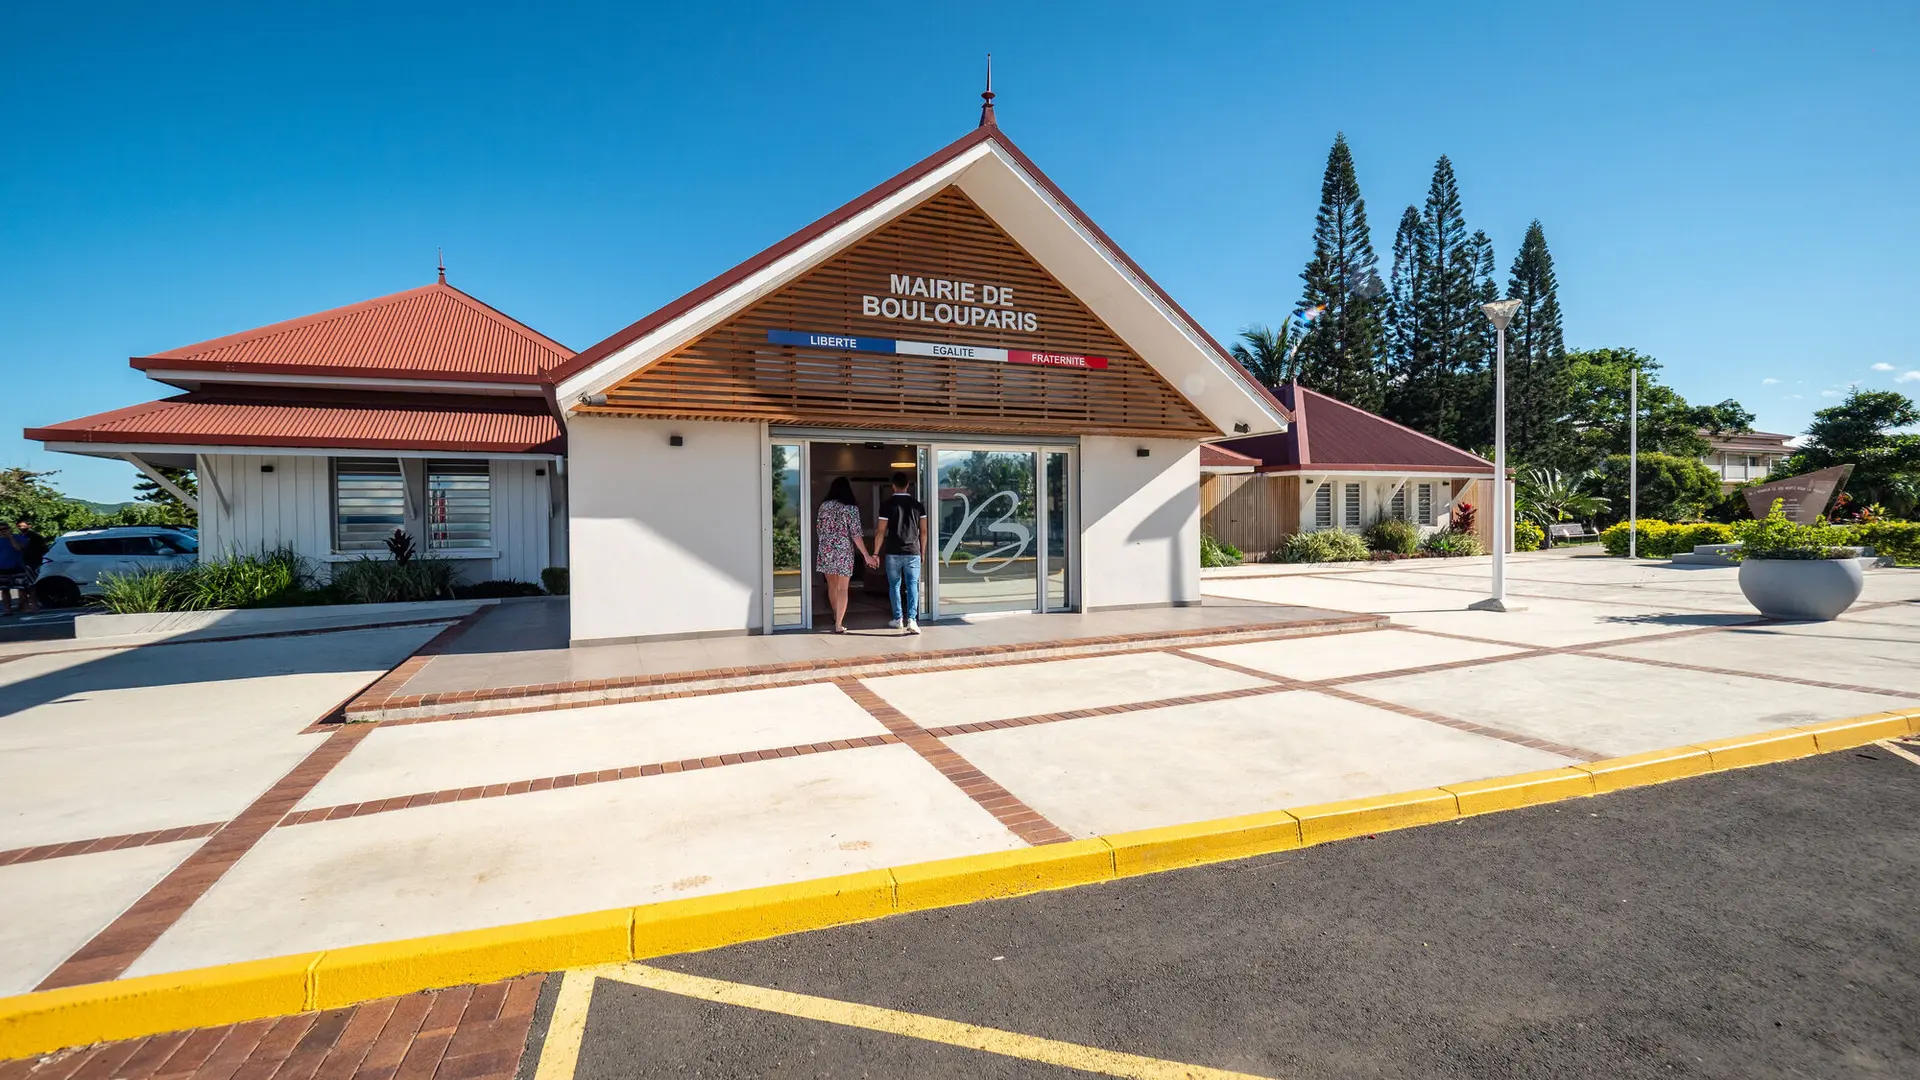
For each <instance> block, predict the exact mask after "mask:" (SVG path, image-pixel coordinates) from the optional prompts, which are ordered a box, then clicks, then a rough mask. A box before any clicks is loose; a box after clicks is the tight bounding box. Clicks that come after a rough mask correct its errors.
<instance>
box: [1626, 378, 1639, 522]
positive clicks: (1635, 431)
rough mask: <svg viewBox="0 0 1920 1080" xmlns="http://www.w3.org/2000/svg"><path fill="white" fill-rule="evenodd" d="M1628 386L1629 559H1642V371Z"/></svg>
mask: <svg viewBox="0 0 1920 1080" xmlns="http://www.w3.org/2000/svg"><path fill="white" fill-rule="evenodd" d="M1631 378H1632V379H1633V381H1632V382H1631V383H1628V384H1627V558H1629V559H1637V558H1639V557H1640V369H1639V368H1634V369H1633V372H1632V375H1631Z"/></svg>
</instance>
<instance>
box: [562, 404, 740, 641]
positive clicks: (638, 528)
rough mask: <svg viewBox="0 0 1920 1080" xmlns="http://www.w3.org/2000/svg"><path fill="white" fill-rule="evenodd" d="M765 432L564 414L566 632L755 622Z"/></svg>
mask: <svg viewBox="0 0 1920 1080" xmlns="http://www.w3.org/2000/svg"><path fill="white" fill-rule="evenodd" d="M764 430H765V429H764V428H763V427H762V426H761V425H759V424H745V423H716V422H708V423H694V422H681V421H669V420H630V419H625V418H610V417H594V416H575V417H570V418H569V419H568V421H567V450H568V455H567V456H568V461H567V469H568V474H569V475H568V485H567V494H568V508H569V515H570V516H569V537H568V547H569V552H568V555H569V561H570V562H571V564H572V577H573V585H574V588H573V600H572V616H573V640H575V641H596V640H605V639H609V638H612V639H621V638H651V637H661V636H668V635H675V634H699V633H710V632H733V633H739V632H741V631H743V630H747V629H755V628H758V627H759V625H760V622H761V610H760V589H761V577H762V569H763V568H762V562H763V558H764V553H763V551H762V543H761V527H762V521H761V519H762V517H763V516H764V513H765V509H766V508H765V506H764V505H763V504H764V503H765V502H766V501H767V488H766V484H765V483H764V482H763V478H762V476H761V464H760V458H761V447H762V443H763V441H764ZM671 435H680V436H681V437H682V438H683V439H684V440H685V445H683V446H677V447H676V446H670V445H669V444H668V441H667V440H668V437H669V436H671Z"/></svg>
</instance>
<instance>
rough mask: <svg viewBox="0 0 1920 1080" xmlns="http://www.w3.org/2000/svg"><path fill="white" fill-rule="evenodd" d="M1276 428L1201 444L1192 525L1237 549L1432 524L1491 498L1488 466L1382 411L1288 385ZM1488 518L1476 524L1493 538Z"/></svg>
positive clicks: (1425, 527)
mask: <svg viewBox="0 0 1920 1080" xmlns="http://www.w3.org/2000/svg"><path fill="white" fill-rule="evenodd" d="M1278 396H1279V398H1280V401H1281V403H1282V404H1284V405H1285V406H1286V407H1287V409H1288V410H1289V411H1291V412H1292V413H1293V424H1292V425H1291V426H1290V427H1288V429H1287V430H1286V431H1284V432H1279V433H1276V434H1272V435H1254V436H1250V437H1247V438H1244V439H1228V440H1226V441H1224V442H1219V443H1213V444H1210V445H1208V446H1204V447H1202V448H1201V452H1200V513H1201V521H1200V525H1201V528H1202V530H1204V531H1206V532H1208V533H1211V534H1212V535H1213V536H1214V537H1216V538H1218V539H1220V540H1224V541H1226V542H1227V543H1230V544H1232V545H1234V546H1235V547H1237V548H1240V549H1241V550H1242V551H1249V552H1266V551H1271V550H1273V549H1274V548H1276V547H1278V546H1279V545H1280V542H1281V540H1282V539H1284V538H1285V537H1287V536H1289V535H1292V534H1293V533H1297V532H1317V531H1319V530H1323V529H1341V530H1345V531H1347V532H1359V531H1361V530H1363V529H1365V528H1366V527H1367V526H1369V525H1372V524H1373V523H1374V522H1377V521H1379V520H1380V519H1381V518H1386V517H1397V518H1404V519H1406V520H1408V521H1411V522H1413V523H1415V524H1416V525H1419V526H1422V528H1423V531H1431V530H1433V529H1437V528H1439V527H1440V526H1443V525H1445V524H1446V523H1447V521H1448V518H1449V515H1450V514H1451V513H1452V511H1453V507H1454V504H1455V503H1457V502H1467V503H1471V504H1472V505H1473V506H1474V507H1475V508H1476V509H1479V508H1481V507H1483V506H1485V505H1486V504H1487V503H1488V502H1489V498H1488V496H1489V495H1490V494H1491V491H1490V488H1489V484H1490V482H1491V481H1492V479H1493V463H1492V462H1491V461H1488V460H1487V459H1485V458H1482V457H1479V456H1477V455H1474V454H1469V453H1467V452H1466V451H1465V450H1462V449H1460V448H1459V447H1456V446H1449V445H1448V444H1446V443H1443V442H1441V441H1440V440H1438V439H1435V438H1431V437H1429V436H1426V435H1422V434H1420V433H1419V432H1417V431H1414V430H1413V429H1411V428H1407V427H1402V426H1401V425H1399V424H1396V423H1394V422H1393V421H1391V420H1388V419H1386V418H1385V417H1382V416H1376V415H1374V414H1373V413H1370V412H1368V411H1366V410H1365V409H1359V408H1355V407H1354V406H1352V405H1348V404H1347V403H1345V402H1343V401H1340V400H1338V399H1336V398H1331V397H1328V396H1327V395H1325V394H1322V393H1319V392H1317V391H1314V390H1310V389H1308V388H1306V387H1304V386H1301V385H1300V384H1299V383H1298V382H1293V383H1289V384H1287V385H1286V386H1283V387H1281V388H1280V390H1279V394H1278ZM1486 517H1487V515H1484V514H1483V515H1477V520H1476V522H1475V524H1476V527H1477V531H1479V532H1480V533H1481V534H1482V536H1481V542H1482V543H1489V544H1490V543H1491V542H1492V532H1491V529H1490V526H1489V523H1488V522H1487V520H1486Z"/></svg>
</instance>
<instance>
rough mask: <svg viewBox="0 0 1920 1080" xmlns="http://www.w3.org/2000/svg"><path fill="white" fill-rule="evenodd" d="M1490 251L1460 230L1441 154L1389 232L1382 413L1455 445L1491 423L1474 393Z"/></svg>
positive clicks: (1480, 375) (1481, 364)
mask: <svg viewBox="0 0 1920 1080" xmlns="http://www.w3.org/2000/svg"><path fill="white" fill-rule="evenodd" d="M1403 258H1404V259H1405V260H1406V262H1405V263H1404V264H1403V262H1402V259H1403ZM1491 259H1492V253H1491V245H1490V244H1488V243H1486V241H1485V237H1484V235H1469V234H1468V233H1467V221H1466V215H1465V214H1464V213H1463V212H1462V211H1461V208H1460V189H1459V187H1458V185H1457V184H1456V183H1455V181H1454V177H1453V163H1452V162H1451V161H1449V160H1447V158H1446V155H1444V154H1443V155H1441V157H1440V160H1439V161H1437V162H1435V163H1434V166H1433V182H1432V184H1431V185H1430V186H1429V187H1428V189H1427V202H1426V206H1425V208H1424V209H1422V210H1418V211H1416V210H1414V209H1413V208H1411V207H1409V208H1408V211H1407V214H1406V215H1405V216H1403V217H1402V218H1401V221H1400V235H1399V236H1398V237H1396V238H1395V240H1394V260H1395V265H1394V271H1393V277H1394V287H1395V297H1394V305H1395V310H1394V323H1395V327H1396V331H1397V333H1396V342H1395V344H1396V352H1397V353H1398V355H1397V356H1396V357H1395V365H1394V372H1393V379H1392V386H1391V388H1390V392H1389V393H1388V395H1387V402H1386V414H1387V416H1389V417H1390V418H1392V419H1394V420H1397V421H1399V422H1400V423H1402V424H1405V425H1407V426H1408V427H1411V428H1414V429H1415V430H1417V431H1423V432H1426V433H1427V434H1429V435H1432V436H1434V437H1435V438H1438V439H1441V440H1444V441H1446V442H1450V443H1453V444H1454V445H1456V446H1471V445H1477V444H1478V443H1480V442H1484V441H1485V435H1484V434H1483V433H1484V432H1490V431H1491V429H1492V425H1491V422H1490V419H1491V418H1490V417H1488V416H1487V415H1486V414H1487V412H1488V410H1487V408H1486V405H1485V403H1484V402H1482V401H1481V398H1482V397H1483V394H1482V392H1481V391H1482V390H1483V389H1484V388H1485V382H1486V380H1485V371H1486V364H1487V353H1486V339H1485V337H1484V331H1483V329H1482V328H1481V327H1480V325H1479V323H1480V322H1483V321H1485V318H1486V317H1485V316H1484V315H1482V314H1481V313H1480V310H1479V304H1480V294H1481V291H1482V285H1483V283H1484V282H1485V281H1487V280H1489V279H1490V278H1491Z"/></svg>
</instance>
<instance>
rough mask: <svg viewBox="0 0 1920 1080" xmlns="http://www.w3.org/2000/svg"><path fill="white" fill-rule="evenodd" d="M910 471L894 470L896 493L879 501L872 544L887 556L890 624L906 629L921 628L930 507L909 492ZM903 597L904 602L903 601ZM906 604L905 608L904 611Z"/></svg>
mask: <svg viewBox="0 0 1920 1080" xmlns="http://www.w3.org/2000/svg"><path fill="white" fill-rule="evenodd" d="M908 484H909V481H908V478H907V474H906V473H903V472H897V473H894V474H893V494H892V495H889V496H887V501H886V502H883V503H881V504H880V524H879V527H878V529H876V531H875V532H874V535H873V548H874V550H875V551H878V552H880V553H881V555H882V556H884V557H885V558H886V560H887V604H888V606H889V607H891V608H892V610H893V621H891V622H889V623H887V625H888V626H891V627H894V628H896V629H898V628H899V627H900V625H901V623H902V622H904V623H905V624H906V629H907V633H909V634H917V633H919V632H920V621H919V615H920V553H921V552H922V551H925V550H926V547H927V508H926V506H925V505H923V504H922V503H921V502H920V500H919V499H916V498H914V497H913V496H912V495H910V494H908V492H907V487H908ZM903 601H904V604H903ZM903 607H904V611H903Z"/></svg>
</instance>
